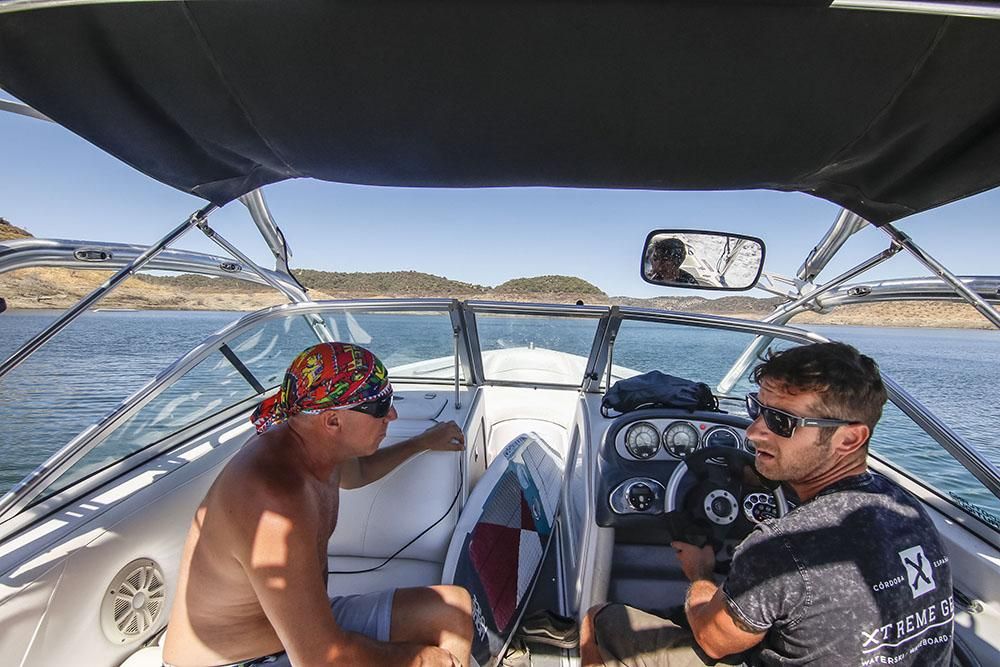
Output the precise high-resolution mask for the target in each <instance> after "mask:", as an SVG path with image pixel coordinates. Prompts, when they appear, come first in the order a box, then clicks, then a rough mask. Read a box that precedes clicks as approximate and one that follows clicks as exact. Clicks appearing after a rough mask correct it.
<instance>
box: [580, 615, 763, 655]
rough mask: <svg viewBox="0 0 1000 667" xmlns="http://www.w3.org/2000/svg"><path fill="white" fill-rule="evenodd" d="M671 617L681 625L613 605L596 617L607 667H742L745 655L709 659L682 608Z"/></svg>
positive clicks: (668, 619) (599, 645)
mask: <svg viewBox="0 0 1000 667" xmlns="http://www.w3.org/2000/svg"><path fill="white" fill-rule="evenodd" d="M677 612H678V613H674V614H670V615H672V616H673V617H674V619H675V620H676V621H678V622H674V621H673V620H670V618H664V617H662V616H657V615H655V614H651V613H649V612H645V611H642V610H641V609H635V608H634V607H629V606H626V605H623V604H617V603H610V604H607V605H605V606H604V607H602V608H601V609H600V610H599V611H598V612H597V614H595V615H594V635H595V639H596V640H597V648H598V649H599V650H600V652H601V658H602V659H603V660H604V664H605V665H608V667H704V665H742V664H744V663H743V659H742V656H729V657H727V658H723V659H722V660H713V659H712V658H710V657H708V656H707V655H706V654H705V653H704V651H702V650H701V648H699V647H698V645H697V644H696V643H695V641H694V635H692V634H691V630H690V629H689V628H688V627H686V621H685V620H684V619H683V615H684V612H683V610H682V609H678V610H677Z"/></svg>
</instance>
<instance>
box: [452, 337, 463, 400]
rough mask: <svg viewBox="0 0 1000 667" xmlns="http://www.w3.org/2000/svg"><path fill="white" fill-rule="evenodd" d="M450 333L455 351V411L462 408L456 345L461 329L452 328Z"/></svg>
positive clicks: (460, 374) (460, 378)
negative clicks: (452, 335) (452, 336)
mask: <svg viewBox="0 0 1000 667" xmlns="http://www.w3.org/2000/svg"><path fill="white" fill-rule="evenodd" d="M452 333H453V334H454V340H453V343H454V349H455V409H456V410H458V409H460V408H461V407H462V393H461V389H462V373H461V366H460V365H459V361H458V345H459V335H460V334H461V333H462V332H461V329H459V328H458V327H453V328H452Z"/></svg>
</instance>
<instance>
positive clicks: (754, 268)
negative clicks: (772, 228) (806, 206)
mask: <svg viewBox="0 0 1000 667" xmlns="http://www.w3.org/2000/svg"><path fill="white" fill-rule="evenodd" d="M763 268H764V242H763V241H761V240H760V239H758V238H755V237H753V236H743V235H742V234H723V233H721V232H701V231H692V230H686V229H659V230H656V231H654V232H650V234H649V236H647V237H646V244H645V245H644V246H643V253H642V266H641V269H640V270H641V272H642V279H643V280H645V281H646V282H647V283H652V284H654V285H662V286H664V287H689V288H697V289H717V290H732V291H739V290H748V289H750V288H751V287H753V286H754V285H756V284H757V279H758V278H760V272H761V271H762V270H763Z"/></svg>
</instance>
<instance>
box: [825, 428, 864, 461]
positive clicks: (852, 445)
mask: <svg viewBox="0 0 1000 667" xmlns="http://www.w3.org/2000/svg"><path fill="white" fill-rule="evenodd" d="M870 437H871V429H869V428H868V425H867V424H845V425H844V426H841V427H840V428H838V429H837V433H836V435H835V436H834V440H833V448H834V450H835V451H836V452H837V453H839V454H843V455H844V456H850V455H851V454H854V453H856V452H857V451H858V450H860V449H862V448H864V446H865V444H866V443H867V442H868V438H870Z"/></svg>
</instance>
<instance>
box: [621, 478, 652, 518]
mask: <svg viewBox="0 0 1000 667" xmlns="http://www.w3.org/2000/svg"><path fill="white" fill-rule="evenodd" d="M653 497H654V496H653V490H652V489H651V488H649V485H648V484H644V483H642V482H638V483H636V484H633V485H632V486H630V487H628V493H627V494H626V498H627V500H628V504H629V506H630V507H631V508H632V509H634V510H636V511H637V512H645V511H646V510H648V509H649V508H650V506H652V504H653Z"/></svg>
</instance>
